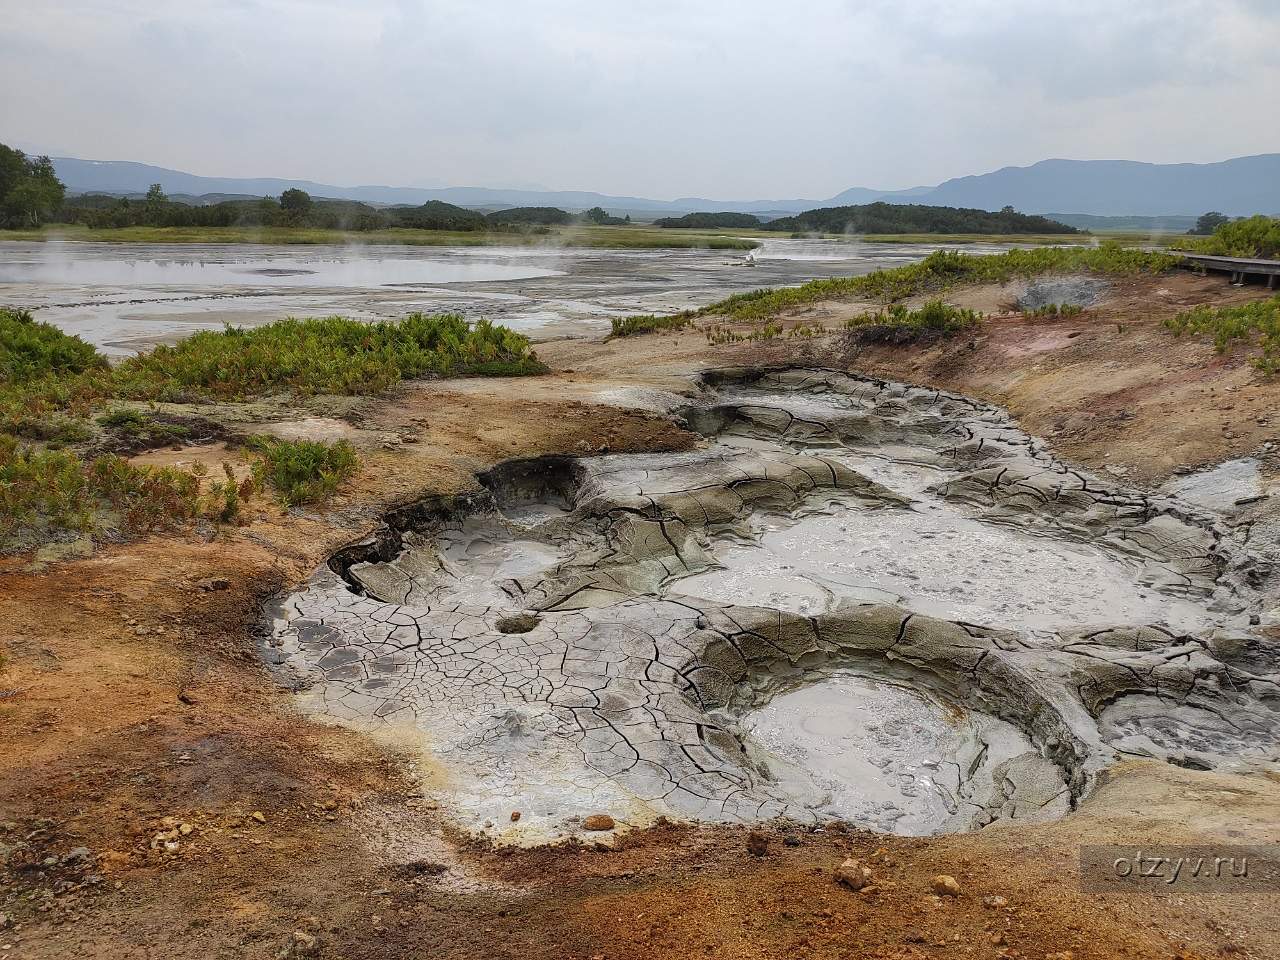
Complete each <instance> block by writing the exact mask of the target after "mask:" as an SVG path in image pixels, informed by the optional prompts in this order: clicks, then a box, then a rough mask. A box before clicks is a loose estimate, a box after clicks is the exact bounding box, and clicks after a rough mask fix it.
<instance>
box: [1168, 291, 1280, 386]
mask: <svg viewBox="0 0 1280 960" xmlns="http://www.w3.org/2000/svg"><path fill="white" fill-rule="evenodd" d="M1164 325H1165V326H1166V327H1168V328H1169V329H1170V330H1172V331H1173V333H1174V335H1175V336H1181V335H1182V334H1184V333H1192V334H1200V335H1207V336H1211V337H1213V345H1214V348H1215V349H1216V350H1217V351H1218V352H1219V353H1225V352H1226V351H1227V349H1228V348H1229V347H1230V346H1231V345H1232V344H1233V343H1237V342H1245V343H1253V342H1254V341H1256V342H1257V344H1258V346H1259V347H1260V348H1261V350H1262V353H1261V355H1260V356H1258V357H1255V358H1254V359H1253V361H1252V362H1253V364H1254V366H1256V367H1257V368H1258V369H1259V370H1261V371H1262V372H1263V373H1266V374H1268V375H1270V374H1273V373H1275V372H1276V371H1277V370H1280V295H1278V296H1274V297H1272V298H1271V299H1270V300H1259V301H1257V302H1255V303H1242V304H1238V305H1236V306H1229V307H1211V306H1209V305H1208V304H1201V305H1200V306H1198V307H1192V308H1191V309H1190V310H1184V311H1183V312H1182V313H1180V314H1178V315H1177V316H1176V317H1170V318H1169V319H1168V320H1165V322H1164Z"/></svg>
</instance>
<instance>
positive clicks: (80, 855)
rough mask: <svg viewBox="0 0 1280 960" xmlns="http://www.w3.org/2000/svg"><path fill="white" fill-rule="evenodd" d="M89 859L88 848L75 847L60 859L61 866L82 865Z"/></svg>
mask: <svg viewBox="0 0 1280 960" xmlns="http://www.w3.org/2000/svg"><path fill="white" fill-rule="evenodd" d="M88 859H89V848H88V847H76V848H75V849H74V850H72V851H71V852H69V853H68V854H67V855H66V856H64V857H63V858H62V862H63V864H72V863H84V862H85V861H86V860H88Z"/></svg>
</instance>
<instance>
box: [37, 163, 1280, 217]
mask: <svg viewBox="0 0 1280 960" xmlns="http://www.w3.org/2000/svg"><path fill="white" fill-rule="evenodd" d="M53 163H54V167H55V169H56V170H57V171H58V176H59V177H61V178H62V180H63V182H64V183H66V184H67V189H68V190H69V191H70V192H72V193H119V194H127V193H140V192H144V191H145V190H146V189H147V187H148V186H150V185H151V184H152V183H159V184H160V185H161V187H162V188H163V189H164V190H165V192H166V193H173V194H187V195H193V196H200V195H204V194H216V193H223V194H249V195H254V196H266V195H272V196H274V195H277V194H279V193H280V192H281V191H283V190H287V189H290V188H294V187H296V188H298V189H301V190H306V191H307V192H308V193H310V194H312V195H313V196H317V197H331V198H334V199H340V200H360V201H363V202H365V203H374V204H381V205H394V204H410V205H419V204H422V203H425V202H426V201H428V200H444V201H446V202H448V203H453V204H457V205H458V206H464V207H488V208H493V207H495V206H557V207H563V208H567V209H571V210H581V209H585V208H587V207H594V206H600V207H605V208H606V209H609V210H611V212H616V213H619V214H620V213H630V214H633V215H634V214H641V215H644V214H663V215H665V214H673V213H677V214H678V213H692V212H703V211H705V212H725V211H741V212H743V213H771V214H784V213H797V212H801V211H804V210H811V209H818V208H822V207H837V206H848V205H851V204H865V203H873V202H876V201H884V202H886V203H895V202H898V203H924V204H931V205H935V206H948V207H970V208H975V209H979V210H992V211H994V210H1000V209H1002V208H1003V207H1005V206H1012V207H1013V208H1014V209H1016V210H1018V211H1020V212H1022V213H1028V214H1049V213H1052V212H1054V211H1059V212H1064V211H1065V212H1069V213H1070V214H1073V215H1091V216H1113V217H1114V216H1147V217H1150V216H1156V217H1161V216H1165V217H1167V216H1195V215H1198V214H1201V213H1204V212H1206V211H1209V210H1218V211H1220V212H1222V213H1225V214H1227V215H1229V216H1245V215H1248V214H1253V213H1280V153H1265V154H1254V155H1252V156H1247V157H1233V158H1231V159H1228V160H1222V161H1216V162H1213V163H1200V164H1197V163H1175V164H1158V163H1147V162H1144V161H1139V160H1069V159H1061V158H1053V159H1048V160H1040V161H1037V162H1036V163H1033V164H1030V165H1028V166H1022V167H1018V166H1007V167H1002V168H1000V169H998V170H993V171H990V172H988V173H983V174H974V175H970V176H963V177H953V178H951V179H949V180H944V181H943V182H942V183H940V184H937V185H936V186H932V187H930V186H918V187H911V188H909V189H906V190H877V189H874V188H871V187H850V188H848V189H846V190H843V191H841V192H840V193H838V194H836V195H835V196H834V197H830V198H828V199H825V200H805V199H790V200H708V199H706V198H702V197H680V198H677V199H675V200H653V199H650V198H647V197H633V196H622V195H613V194H604V193H597V192H595V191H589V190H525V189H514V188H512V189H504V188H500V187H395V186H385V185H377V184H364V185H358V186H351V187H341V186H336V185H333V184H324V183H319V182H317V181H313V180H293V179H287V178H281V177H207V176H202V175H199V174H192V173H186V172H184V171H181V170H173V169H170V168H166V167H158V166H154V165H151V164H146V163H141V162H138V161H130V160H82V159H79V158H75V157H54V158H53Z"/></svg>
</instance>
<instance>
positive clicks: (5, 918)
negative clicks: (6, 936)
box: [0, 913, 13, 930]
mask: <svg viewBox="0 0 1280 960" xmlns="http://www.w3.org/2000/svg"><path fill="white" fill-rule="evenodd" d="M11 923H13V921H12V920H10V919H9V915H8V914H7V913H0V930H8V929H9V924H11Z"/></svg>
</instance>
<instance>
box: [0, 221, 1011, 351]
mask: <svg viewBox="0 0 1280 960" xmlns="http://www.w3.org/2000/svg"><path fill="white" fill-rule="evenodd" d="M946 246H947V245H942V244H874V243H860V242H856V241H844V240H824V241H812V240H788V239H777V240H774V239H767V240H765V241H763V246H762V247H761V248H759V249H757V250H754V251H751V253H752V257H751V259H750V260H748V257H747V253H746V251H739V250H723V251H715V250H596V249H583V248H574V247H561V246H556V245H551V244H548V245H546V246H532V247H523V246H511V247H504V246H494V247H421V246H397V245H374V244H370V245H365V246H358V247H357V246H349V247H336V246H332V247H330V246H306V247H302V246H268V245H260V246H259V245H243V244H239V245H237V244H106V243H74V242H58V241H50V242H47V243H4V244H0V300H3V302H4V303H5V304H6V305H10V306H15V307H26V308H30V309H33V310H38V311H39V314H40V319H42V320H47V321H49V322H51V323H54V324H56V325H58V326H59V327H61V328H62V329H64V330H66V331H67V332H68V333H74V334H78V335H80V336H81V337H83V338H84V339H85V340H87V341H89V342H90V343H93V344H95V345H96V346H98V347H99V348H101V349H103V351H104V352H106V353H107V354H108V355H110V356H127V355H129V354H131V353H134V352H137V351H139V350H146V349H150V348H151V347H153V346H155V345H156V344H158V343H172V342H174V341H176V340H178V339H181V338H182V337H185V336H188V335H190V334H192V333H194V332H195V331H197V330H220V329H221V328H222V327H223V326H224V325H225V324H228V323H230V324H234V325H237V326H255V325H258V324H262V323H268V322H270V321H273V320H278V319H280V318H281V317H284V316H296V317H311V316H330V315H332V314H342V315H344V316H351V317H355V318H357V319H365V320H374V319H381V318H389V317H402V316H404V315H405V314H407V313H411V312H413V311H415V310H421V311H425V312H428V313H433V312H434V313H439V312H444V311H453V312H458V313H462V314H464V315H466V316H468V317H472V318H479V317H488V318H489V319H491V320H493V321H494V322H497V323H503V324H505V325H507V326H509V327H512V328H513V329H516V330H521V331H525V332H528V333H531V334H533V335H535V336H537V337H540V338H541V337H552V336H563V335H574V334H598V333H599V332H601V331H602V330H606V329H607V328H608V322H609V318H610V317H613V316H626V315H628V314H633V313H654V312H656V313H674V312H676V311H679V310H684V309H686V308H689V307H697V306H702V305H704V304H707V303H710V302H712V301H714V300H718V299H720V298H722V297H726V296H728V295H730V294H733V293H741V292H743V291H747V290H755V289H757V288H759V287H774V286H789V285H794V284H799V283H804V282H806V281H809V280H814V279H818V278H822V277H833V276H848V275H854V274H862V273H869V272H871V271H872V270H877V269H880V268H882V267H892V266H900V265H902V264H906V263H912V262H915V261H917V260H920V259H922V258H923V257H925V256H927V255H928V254H929V253H931V252H933V251H934V250H937V249H942V248H944V247H946ZM952 246H954V245H952ZM964 249H965V250H966V251H967V252H970V253H998V252H1000V251H1002V250H1007V249H1009V247H1008V246H1007V245H998V244H971V245H966V246H965V247H964Z"/></svg>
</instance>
